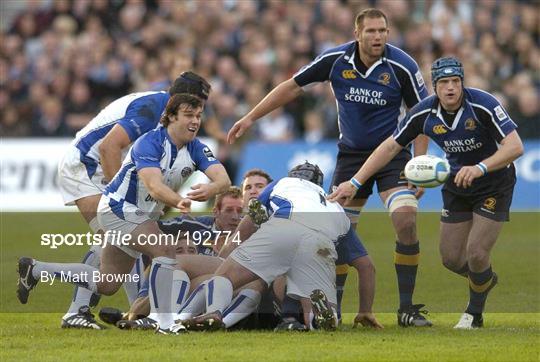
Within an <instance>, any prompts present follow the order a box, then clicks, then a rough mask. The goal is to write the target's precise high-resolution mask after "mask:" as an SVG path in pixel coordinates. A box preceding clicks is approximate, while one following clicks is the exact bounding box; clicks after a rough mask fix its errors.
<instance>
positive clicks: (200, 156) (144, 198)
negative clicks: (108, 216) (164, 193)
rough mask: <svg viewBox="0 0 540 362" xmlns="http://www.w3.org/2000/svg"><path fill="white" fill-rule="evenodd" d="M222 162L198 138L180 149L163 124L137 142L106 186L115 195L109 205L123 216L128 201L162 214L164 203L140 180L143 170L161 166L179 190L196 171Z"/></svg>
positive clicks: (169, 182) (165, 177)
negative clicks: (150, 192) (139, 175)
mask: <svg viewBox="0 0 540 362" xmlns="http://www.w3.org/2000/svg"><path fill="white" fill-rule="evenodd" d="M219 163H220V162H219V161H218V160H217V159H216V158H215V157H214V155H213V154H212V151H210V149H209V148H208V146H206V145H205V144H204V143H202V142H201V141H199V140H198V139H197V138H195V139H194V140H193V141H191V142H189V143H188V144H187V145H185V146H184V147H182V148H180V149H178V148H177V147H176V145H175V144H174V142H173V141H172V139H171V138H170V136H169V134H168V133H167V129H166V128H164V127H159V128H157V129H155V130H152V131H150V132H148V133H146V134H145V135H143V136H142V137H141V138H139V139H138V140H137V141H136V142H135V143H134V144H133V146H132V147H131V149H130V150H129V152H128V155H127V156H126V158H125V160H124V162H123V164H122V167H121V168H120V171H118V173H117V174H116V176H115V177H114V178H113V180H112V181H111V182H110V183H109V185H107V187H106V188H105V192H104V195H106V196H108V197H109V198H110V199H111V202H110V204H109V206H110V207H111V209H112V211H113V212H114V213H115V214H116V215H117V216H118V217H120V218H122V219H123V218H124V217H123V208H124V205H125V203H128V204H131V205H134V206H136V207H137V208H138V209H139V210H141V211H142V212H148V213H150V214H152V215H155V214H159V212H161V210H163V207H164V204H163V203H162V202H158V201H157V200H154V199H153V198H152V196H150V194H149V193H148V190H147V189H146V187H145V186H144V183H143V182H142V181H140V180H139V177H138V171H139V170H141V169H143V168H146V167H155V168H159V169H160V170H161V174H162V175H163V183H164V184H165V185H167V186H169V187H170V188H171V189H172V190H174V191H176V192H177V191H178V190H179V189H180V186H181V185H182V184H183V183H184V182H185V181H186V180H187V179H188V178H189V176H191V174H193V172H194V171H196V170H200V171H203V172H204V171H205V170H206V169H207V168H208V167H210V166H211V165H214V164H219ZM128 206H129V205H128Z"/></svg>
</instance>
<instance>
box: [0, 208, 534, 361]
mask: <svg viewBox="0 0 540 362" xmlns="http://www.w3.org/2000/svg"><path fill="white" fill-rule="evenodd" d="M0 223H1V225H0V231H1V234H0V236H1V242H0V312H1V313H0V333H1V338H0V360H2V361H3V360H12V359H18V360H21V359H22V360H29V359H32V360H35V359H38V358H39V359H40V360H59V359H70V360H79V359H81V360H82V359H85V360H103V359H104V358H111V359H113V358H114V359H118V360H133V359H144V360H149V359H153V360H161V359H164V360H170V359H176V360H177V359H186V360H237V361H243V360H252V361H257V360H261V361H262V360H351V361H352V360H355V361H356V360H365V361H368V360H369V361H371V360H395V361H402V360H415V361H420V360H422V361H423V360H451V361H458V360H474V361H509V360H512V361H525V360H531V361H538V360H539V359H540V346H539V342H540V338H539V337H540V318H539V317H540V263H539V260H540V243H539V241H540V214H538V213H514V214H513V215H512V221H511V222H510V223H508V224H507V225H505V227H504V228H503V232H502V234H501V236H500V238H499V240H498V242H497V245H496V246H495V249H494V252H493V258H492V263H493V267H494V270H496V271H497V273H498V274H499V278H500V279H499V281H500V284H499V285H498V286H497V288H495V289H494V290H493V292H492V293H491V294H490V297H489V300H488V303H487V313H486V315H485V325H486V328H484V329H483V330H477V331H454V330H453V329H452V328H451V327H452V326H453V325H454V324H455V323H456V321H457V319H458V318H459V313H460V312H461V311H462V310H463V308H464V307H465V305H466V302H467V297H468V289H467V284H466V281H465V279H463V278H460V277H458V276H455V275H453V274H451V273H450V272H448V271H447V270H445V269H444V268H443V267H442V266H441V263H440V257H439V255H438V215H436V214H421V215H419V221H418V224H419V227H418V228H419V237H420V240H421V255H422V256H421V261H420V270H419V274H418V282H417V288H416V292H415V302H416V303H425V304H426V305H427V308H428V309H429V310H430V312H431V314H430V316H429V318H430V319H431V320H432V321H433V322H434V323H435V326H434V327H433V328H429V329H423V330H418V329H411V328H409V329H402V328H398V327H397V326H396V324H395V314H394V312H395V309H396V303H397V290H396V289H397V288H396V285H395V275H394V270H393V264H392V252H393V247H394V246H393V243H394V236H393V231H392V229H391V227H390V222H389V219H388V216H387V214H385V213H365V214H363V215H362V218H361V223H360V225H359V230H360V235H361V236H362V238H363V240H364V242H365V245H366V247H367V248H368V250H369V252H370V254H371V255H372V257H373V259H374V262H375V265H376V267H377V296H376V300H375V311H376V312H377V316H378V318H379V320H380V321H381V322H382V323H383V324H384V325H385V327H386V328H385V329H384V330H382V331H374V330H366V329H359V330H353V329H351V328H350V321H351V320H352V318H353V316H354V314H353V313H354V312H355V310H356V300H357V299H356V298H357V296H356V293H355V284H356V275H355V273H354V272H351V273H350V275H349V279H348V281H347V287H346V294H345V300H344V309H345V311H346V312H348V313H351V314H348V315H346V316H345V317H344V326H343V327H342V329H341V330H339V331H337V332H334V333H321V332H313V333H308V334H274V333H269V332H227V333H221V332H220V333H212V334H210V333H208V334H206V333H191V334H189V335H183V336H178V337H164V336H156V335H153V334H152V333H143V332H124V331H120V330H115V329H110V330H107V331H102V332H97V331H75V330H69V331H66V330H61V329H60V328H59V325H60V317H61V316H62V314H63V312H64V311H65V310H66V308H67V306H68V304H69V300H70V296H71V293H72V287H71V286H68V285H60V284H59V283H56V284H55V285H54V286H52V287H48V286H45V285H40V286H38V287H37V288H36V289H35V290H34V291H32V295H31V296H30V300H29V304H27V305H24V306H23V305H20V304H18V302H17V300H16V298H15V283H16V272H15V264H16V260H17V258H18V257H20V256H23V255H28V256H32V257H36V258H39V259H43V260H50V261H71V262H73V261H77V260H80V259H81V257H82V256H83V255H84V253H85V251H86V249H87V248H86V247H63V248H59V249H56V250H50V249H47V248H45V247H42V246H40V245H39V240H40V235H41V233H44V232H47V233H67V232H85V231H86V228H85V225H84V222H83V221H82V219H81V217H80V216H79V215H77V214H69V213H61V214H2V215H1V220H0ZM100 305H101V306H106V305H109V306H120V307H125V305H126V302H125V297H124V295H123V293H122V292H120V293H118V294H117V295H116V296H113V297H107V298H103V299H102V302H101V303H100ZM27 312H34V313H27ZM44 312H45V313H44ZM90 351H91V352H90Z"/></svg>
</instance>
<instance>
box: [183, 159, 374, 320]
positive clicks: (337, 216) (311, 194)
mask: <svg viewBox="0 0 540 362" xmlns="http://www.w3.org/2000/svg"><path fill="white" fill-rule="evenodd" d="M288 176H289V177H286V178H283V179H281V180H279V181H275V182H272V183H271V184H269V185H268V186H267V187H266V188H265V189H264V191H263V192H262V193H261V194H260V195H259V197H258V200H259V201H260V203H262V205H264V207H265V208H266V209H267V210H268V212H269V214H270V217H269V219H268V221H266V222H263V223H262V225H261V227H260V229H258V230H257V227H256V223H259V222H260V221H257V220H256V219H257V216H255V217H254V216H253V215H250V216H248V217H244V219H243V220H242V222H241V223H240V226H239V232H240V233H241V239H242V240H246V241H245V242H243V243H242V244H241V245H240V246H238V247H237V248H236V249H234V251H232V253H231V254H230V255H229V256H228V258H227V259H226V260H225V261H224V263H223V264H222V265H221V266H220V267H219V268H218V270H217V271H216V273H215V276H214V277H213V278H212V279H210V280H209V281H208V282H207V283H206V285H205V289H206V312H207V313H206V314H204V315H202V316H199V317H196V318H194V321H193V322H192V323H198V324H203V325H205V326H206V327H207V328H208V329H215V328H219V327H221V326H223V322H222V315H223V313H224V312H225V310H226V307H227V305H229V303H230V301H231V299H232V296H233V290H234V289H235V288H236V287H238V286H240V285H244V284H246V283H249V282H252V281H255V280H262V281H264V282H265V283H266V284H267V285H269V284H270V283H271V282H272V281H273V280H275V279H276V278H277V277H278V276H280V275H286V277H287V293H288V294H289V295H291V296H294V297H295V298H310V297H311V299H312V302H313V303H314V305H317V306H318V308H315V310H318V311H319V313H317V314H318V318H319V325H321V326H323V327H324V328H326V329H334V328H335V327H336V324H337V320H336V318H335V317H334V313H333V312H332V310H333V306H335V304H336V290H335V264H334V261H335V260H336V259H337V252H336V250H335V248H334V243H335V242H345V239H347V238H356V234H355V233H354V230H353V229H352V226H351V223H350V220H349V219H348V218H347V216H346V215H345V213H344V211H343V209H342V208H341V207H340V206H339V205H338V204H337V203H330V202H327V201H326V199H325V197H326V194H325V193H324V191H323V189H322V188H321V186H322V179H323V174H322V172H321V171H320V169H319V168H318V167H317V166H316V165H312V164H309V163H307V162H306V163H304V164H302V165H299V166H296V167H294V168H293V169H292V170H291V171H290V172H289V175H288ZM263 221H264V220H263ZM356 242H357V243H358V244H360V241H359V240H358V239H356ZM360 245H361V244H360ZM364 255H365V256H366V255H367V253H366V252H365V250H364Z"/></svg>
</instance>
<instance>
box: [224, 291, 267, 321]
mask: <svg viewBox="0 0 540 362" xmlns="http://www.w3.org/2000/svg"><path fill="white" fill-rule="evenodd" d="M260 301H261V293H259V292H258V291H256V290H254V289H242V290H241V291H240V292H239V293H238V295H237V296H236V297H235V298H234V299H233V300H232V302H231V304H229V306H228V307H227V308H226V309H225V310H224V311H223V323H225V327H226V328H229V327H232V326H234V325H235V324H236V323H238V322H240V321H241V320H242V319H244V318H246V317H247V316H249V315H250V314H251V313H253V312H254V311H255V310H257V307H258V306H259V302H260Z"/></svg>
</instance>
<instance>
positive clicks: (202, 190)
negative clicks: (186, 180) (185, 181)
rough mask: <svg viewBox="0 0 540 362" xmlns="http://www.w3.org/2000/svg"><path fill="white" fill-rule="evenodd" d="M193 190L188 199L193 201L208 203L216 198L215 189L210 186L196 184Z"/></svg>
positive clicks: (192, 187)
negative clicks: (213, 197)
mask: <svg viewBox="0 0 540 362" xmlns="http://www.w3.org/2000/svg"><path fill="white" fill-rule="evenodd" d="M191 190H192V191H190V192H188V193H187V197H189V198H190V199H191V200H193V201H207V200H208V199H209V198H211V197H212V196H214V188H213V187H212V185H210V184H196V185H193V186H191Z"/></svg>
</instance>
